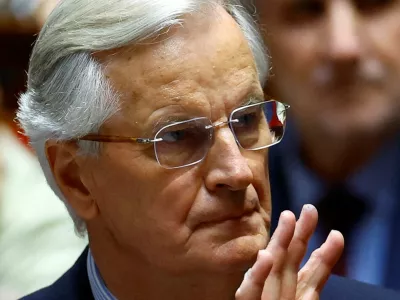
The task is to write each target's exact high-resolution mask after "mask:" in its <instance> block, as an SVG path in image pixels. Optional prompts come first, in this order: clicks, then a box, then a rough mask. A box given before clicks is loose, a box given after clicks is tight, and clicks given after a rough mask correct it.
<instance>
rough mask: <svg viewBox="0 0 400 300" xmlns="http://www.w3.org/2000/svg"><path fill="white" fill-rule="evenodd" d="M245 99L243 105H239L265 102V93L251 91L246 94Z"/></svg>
mask: <svg viewBox="0 0 400 300" xmlns="http://www.w3.org/2000/svg"><path fill="white" fill-rule="evenodd" d="M244 99H245V100H244V101H243V102H242V104H241V105H239V107H242V106H246V105H251V104H257V103H260V102H263V101H265V95H264V93H263V92H259V91H251V92H249V93H248V94H247V95H246V97H245V98H244Z"/></svg>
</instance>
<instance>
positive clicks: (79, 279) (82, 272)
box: [22, 249, 94, 300]
mask: <svg viewBox="0 0 400 300" xmlns="http://www.w3.org/2000/svg"><path fill="white" fill-rule="evenodd" d="M87 253H88V249H86V250H85V251H84V252H83V253H82V255H81V256H80V257H79V259H78V260H77V262H76V263H75V264H74V266H73V267H72V268H71V269H69V270H68V271H67V272H66V273H65V274H64V275H63V276H62V277H61V278H60V279H58V280H57V281H56V282H55V283H54V284H52V285H50V286H49V287H46V288H44V289H41V290H39V291H37V292H35V293H33V294H31V295H28V296H25V297H23V298H22V300H72V299H73V300H91V299H94V298H93V295H92V291H91V288H90V283H89V279H88V275H87V268H86V258H87Z"/></svg>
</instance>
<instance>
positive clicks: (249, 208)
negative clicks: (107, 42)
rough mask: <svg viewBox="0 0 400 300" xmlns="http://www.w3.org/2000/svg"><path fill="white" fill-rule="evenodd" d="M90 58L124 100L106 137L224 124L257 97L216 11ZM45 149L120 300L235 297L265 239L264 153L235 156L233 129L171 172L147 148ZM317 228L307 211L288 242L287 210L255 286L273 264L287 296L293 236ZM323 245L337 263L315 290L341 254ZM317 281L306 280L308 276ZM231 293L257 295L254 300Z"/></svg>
mask: <svg viewBox="0 0 400 300" xmlns="http://www.w3.org/2000/svg"><path fill="white" fill-rule="evenodd" d="M97 59H99V60H100V61H101V62H102V63H104V65H105V66H107V67H106V74H107V77H108V78H109V80H110V82H111V83H112V85H113V87H114V88H115V90H116V91H118V93H119V94H120V95H121V106H122V109H121V111H120V113H119V114H118V115H116V116H114V117H113V118H111V119H110V120H109V121H108V122H107V123H106V124H105V125H104V126H103V127H102V129H101V132H100V133H101V134H105V135H119V136H134V137H135V136H136V137H152V136H154V133H155V131H157V129H159V128H158V126H160V124H162V123H163V122H165V121H168V120H169V119H170V118H171V117H176V116H177V117H182V116H183V117H186V118H192V117H198V116H205V117H208V118H210V119H211V120H212V122H219V121H226V120H227V118H228V117H229V114H230V112H232V111H233V110H234V109H235V108H237V107H239V106H240V105H242V104H244V103H247V102H248V100H249V98H250V97H251V98H253V99H254V98H256V99H259V100H262V99H263V92H262V89H261V85H260V83H259V81H258V75H257V72H256V69H255V65H254V61H253V58H252V55H251V52H250V50H249V48H248V46H247V43H246V41H245V39H244V37H243V35H242V33H241V31H240V30H239V28H238V27H237V25H236V23H235V22H234V20H233V19H232V18H231V17H230V16H229V15H228V14H227V13H226V12H225V11H224V10H222V9H221V8H219V9H217V10H215V11H213V12H207V17H206V16H205V15H202V14H199V15H198V16H192V17H190V18H188V19H187V20H186V22H185V24H184V26H183V27H179V28H173V29H171V30H170V31H169V32H168V33H167V34H166V35H164V36H162V37H161V38H159V39H158V40H157V41H156V42H155V43H152V44H151V45H142V46H135V47H127V48H126V49H121V51H116V52H114V53H99V54H97ZM46 149H47V155H48V159H49V162H50V165H51V167H52V170H53V173H54V175H55V178H56V180H57V183H58V184H59V186H60V188H61V190H62V192H63V193H64V195H65V196H66V198H67V199H68V201H69V203H70V205H71V206H72V207H73V208H74V210H75V211H76V213H77V214H78V215H79V216H80V217H82V218H83V219H84V220H85V221H86V224H87V228H88V234H89V240H90V247H91V250H92V252H93V256H94V258H95V261H96V263H97V265H98V267H99V270H100V272H101V274H102V277H103V278H104V280H105V282H106V284H107V286H108V288H109V289H110V290H111V292H112V293H113V294H114V295H115V296H116V297H117V298H118V299H132V298H134V299H188V297H189V296H190V298H191V299H232V298H234V295H235V292H236V290H237V288H238V287H239V286H240V284H241V282H242V281H243V275H244V273H245V272H246V271H247V270H248V269H249V268H250V267H251V266H252V265H253V264H254V262H255V261H256V259H257V255H258V251H259V250H261V249H265V247H266V246H267V244H268V242H269V228H270V215H271V199H270V190H269V179H268V164H267V161H266V157H267V150H262V151H245V150H241V149H239V147H238V145H237V144H236V142H235V140H234V137H233V135H232V133H231V131H230V129H229V127H226V126H224V127H220V128H217V129H216V131H215V138H214V141H213V144H212V146H211V148H210V150H209V152H208V154H207V157H206V158H205V160H204V161H203V162H201V163H200V164H197V165H195V166H191V167H186V168H181V169H175V170H167V169H163V168H161V167H160V166H159V165H158V163H157V161H156V160H155V158H154V150H153V148H152V146H143V145H135V144H104V145H103V148H102V151H101V154H100V155H99V157H87V156H86V157H83V156H79V155H77V148H76V145H75V144H74V143H62V144H60V143H56V142H53V141H49V142H48V143H47V145H46ZM316 220H317V212H316V210H315V208H313V207H311V208H309V210H308V213H306V214H305V216H304V217H303V221H302V224H303V223H304V222H305V223H306V224H310V226H308V225H307V226H306V227H307V230H305V231H304V230H302V229H301V228H302V226H300V227H299V228H300V229H298V231H299V230H300V232H303V234H302V235H300V236H299V234H297V235H296V234H295V237H294V238H293V233H294V232H295V228H297V226H296V220H295V217H294V215H293V214H292V213H290V212H287V213H286V215H285V216H284V217H283V223H282V224H283V225H282V226H281V227H282V230H281V231H280V233H278V234H277V235H276V236H275V237H274V238H273V240H274V242H271V243H270V247H269V248H267V250H265V251H269V253H270V254H269V255H271V257H270V258H271V259H270V258H267V262H266V263H263V261H261V267H260V268H258V269H261V270H262V273H263V274H264V275H265V276H264V275H261V276H258V277H257V278H256V279H257V280H262V279H260V277H262V278H264V280H265V279H266V278H267V276H268V274H269V272H268V270H269V269H271V267H270V264H271V263H274V265H276V266H274V267H273V268H272V269H271V272H272V273H271V275H272V276H270V277H269V278H271V279H270V280H269V282H270V283H268V284H266V287H267V288H268V289H269V290H271V291H272V290H273V289H274V295H277V297H280V293H281V291H280V288H281V286H282V287H289V286H291V287H293V286H294V287H295V288H294V289H291V292H290V293H291V297H292V298H293V299H294V297H295V294H296V283H297V272H298V265H297V264H298V263H300V260H299V259H297V258H296V259H294V257H302V256H303V255H304V253H303V254H302V249H298V247H297V246H293V247H292V248H293V249H292V250H290V246H289V244H290V243H291V241H292V238H293V240H294V244H298V243H299V242H300V244H303V242H301V241H300V240H301V239H305V240H307V239H308V237H309V235H310V234H311V233H312V231H313V228H314V227H315V225H314V224H315V223H316ZM328 245H329V247H330V248H329V249H328V252H329V254H330V255H331V256H333V259H331V260H329V259H327V257H325V256H323V255H322V256H320V258H319V259H318V260H317V263H314V265H312V266H314V267H315V266H324V268H325V269H324V270H323V272H321V276H319V277H318V278H317V279H316V282H317V283H320V282H321V283H322V282H323V281H324V280H326V277H327V276H328V275H329V270H330V269H331V267H332V266H333V265H334V263H335V261H336V257H338V256H339V255H340V253H341V249H342V247H343V239H342V237H341V235H340V234H336V236H334V237H333V238H331V239H330V240H329V241H328ZM288 247H289V250H288ZM277 253H279V255H276V254H277ZM260 257H261V260H262V259H263V257H264V256H260ZM268 257H269V256H268ZM272 257H275V258H274V262H272ZM291 257H293V259H290V258H291ZM326 259H327V260H326ZM325 260H326V261H325ZM321 262H322V263H321ZM296 265H297V267H296ZM319 268H320V267H319ZM314 273H315V272H314V271H313V270H311V271H310V272H308V273H307V272H306V274H309V276H308V277H306V279H307V280H308V279H309V277H310V275H311V274H314ZM285 274H286V276H284V275H285ZM289 275H290V276H289ZM284 278H286V280H285V284H283V285H281V284H280V282H283V281H284V280H283V279H284ZM287 278H290V280H289V279H287ZM307 280H303V285H302V286H303V287H304V286H306V287H307V288H306V289H305V290H306V292H309V291H310V289H311V291H312V292H313V293H316V294H318V288H319V286H318V287H316V286H311V285H308V282H309V281H307ZM267 282H268V281H267ZM244 284H245V285H247V286H248V285H249V284H253V279H251V278H250V279H249V280H245V281H244ZM299 286H301V285H299ZM309 286H310V289H309V288H308V287H309ZM275 288H279V289H278V290H275ZM284 289H285V290H286V288H284ZM261 292H262V290H261ZM304 294H305V292H301V295H304ZM238 297H241V299H261V293H259V294H258V295H254V294H249V293H247V292H246V293H245V294H244V297H242V294H239V295H238ZM263 299H277V298H275V296H274V298H268V297H264V298H263ZM288 299H289V298H288ZM307 299H314V298H307Z"/></svg>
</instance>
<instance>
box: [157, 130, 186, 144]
mask: <svg viewBox="0 0 400 300" xmlns="http://www.w3.org/2000/svg"><path fill="white" fill-rule="evenodd" d="M186 131H187V130H173V131H169V132H164V133H163V134H162V136H161V138H162V139H163V141H165V142H179V141H182V140H183V139H185V137H186V135H187V132H186Z"/></svg>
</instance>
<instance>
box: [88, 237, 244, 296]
mask: <svg viewBox="0 0 400 300" xmlns="http://www.w3.org/2000/svg"><path fill="white" fill-rule="evenodd" d="M90 237H91V238H90V248H91V251H92V254H93V257H94V260H95V262H96V265H97V267H98V269H99V271H100V273H101V276H102V278H103V280H104V282H105V283H106V285H107V288H108V289H109V290H110V292H111V293H112V294H113V295H114V296H115V297H116V298H117V299H120V300H125V299H137V300H142V299H143V300H153V299H154V300H155V299H164V300H168V299H174V300H181V299H182V300H187V299H191V300H197V299H198V300H205V299H210V300H216V299H218V300H231V299H234V295H235V292H236V290H237V288H238V287H239V285H240V283H241V281H242V280H243V276H244V273H242V272H240V273H235V274H223V273H219V274H216V273H212V272H210V273H207V274H205V273H204V274H200V273H198V272H191V273H185V274H177V273H176V272H168V271H165V270H163V269H161V268H158V267H156V266H153V265H151V264H150V263H148V262H146V260H145V259H143V258H141V257H140V255H139V254H133V253H132V252H131V251H128V250H126V249H122V248H121V247H118V245H117V244H116V243H115V242H114V243H113V242H110V241H107V242H104V240H103V241H100V240H97V239H96V237H94V238H93V236H92V235H91V236H90ZM103 238H104V234H103ZM114 241H115V240H114Z"/></svg>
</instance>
